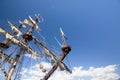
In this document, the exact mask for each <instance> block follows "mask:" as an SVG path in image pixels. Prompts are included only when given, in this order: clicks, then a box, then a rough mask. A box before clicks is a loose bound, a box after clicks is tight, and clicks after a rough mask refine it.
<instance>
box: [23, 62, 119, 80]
mask: <svg viewBox="0 0 120 80" xmlns="http://www.w3.org/2000/svg"><path fill="white" fill-rule="evenodd" d="M41 64H43V65H44V66H45V68H46V69H50V68H51V67H52V65H51V64H50V63H46V62H42V63H41ZM116 69H117V65H108V66H105V67H99V68H95V67H89V69H88V70H84V69H83V67H82V66H79V67H73V70H72V74H70V73H68V72H66V71H60V70H59V69H57V71H55V73H54V74H53V75H52V76H51V77H50V78H49V79H48V80H117V79H118V78H119V77H120V75H118V74H117V73H116V72H115V71H116ZM21 74H23V76H22V79H21V80H40V79H42V78H43V76H44V75H45V73H42V71H41V70H40V68H39V64H36V65H34V66H31V67H30V68H29V69H26V68H23V69H22V72H21Z"/></svg>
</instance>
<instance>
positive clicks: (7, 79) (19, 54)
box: [6, 48, 23, 80]
mask: <svg viewBox="0 0 120 80" xmlns="http://www.w3.org/2000/svg"><path fill="white" fill-rule="evenodd" d="M22 53H23V49H22V48H20V51H19V53H18V54H17V55H16V58H15V61H14V63H13V65H12V67H11V69H10V71H9V73H8V76H7V78H6V80H11V77H12V75H13V72H14V70H15V68H16V65H17V63H18V61H19V58H20V56H21V55H22Z"/></svg>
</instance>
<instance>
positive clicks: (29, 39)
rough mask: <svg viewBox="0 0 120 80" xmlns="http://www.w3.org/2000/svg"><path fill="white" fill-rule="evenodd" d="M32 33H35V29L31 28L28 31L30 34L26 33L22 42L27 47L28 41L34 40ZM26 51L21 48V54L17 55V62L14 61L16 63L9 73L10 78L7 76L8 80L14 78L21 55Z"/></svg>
mask: <svg viewBox="0 0 120 80" xmlns="http://www.w3.org/2000/svg"><path fill="white" fill-rule="evenodd" d="M32 31H33V28H30V29H29V30H28V32H26V33H25V34H23V40H22V41H23V42H24V44H26V45H27V43H28V41H31V40H32V39H33V38H32ZM30 49H31V48H30ZM24 51H25V50H24V49H23V48H22V47H21V48H20V51H19V53H18V54H17V55H16V58H15V61H14V63H13V64H12V67H11V69H10V71H9V73H8V76H7V79H6V80H11V77H12V75H13V72H14V70H15V68H16V66H17V63H18V61H19V59H20V57H21V55H22V54H23V53H24Z"/></svg>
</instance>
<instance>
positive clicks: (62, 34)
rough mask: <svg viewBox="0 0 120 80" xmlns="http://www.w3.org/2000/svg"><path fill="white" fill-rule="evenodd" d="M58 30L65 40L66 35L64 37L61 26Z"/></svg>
mask: <svg viewBox="0 0 120 80" xmlns="http://www.w3.org/2000/svg"><path fill="white" fill-rule="evenodd" d="M60 32H61V35H62V38H63V39H65V40H67V37H66V35H65V34H64V32H63V30H62V28H61V27H60Z"/></svg>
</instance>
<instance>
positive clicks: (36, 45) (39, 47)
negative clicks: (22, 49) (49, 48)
mask: <svg viewBox="0 0 120 80" xmlns="http://www.w3.org/2000/svg"><path fill="white" fill-rule="evenodd" d="M36 47H37V49H38V50H39V51H40V54H41V56H43V55H42V53H41V50H40V47H39V45H38V44H37V43H36Z"/></svg>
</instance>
